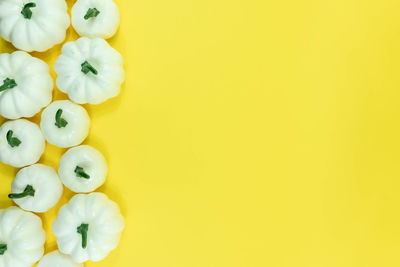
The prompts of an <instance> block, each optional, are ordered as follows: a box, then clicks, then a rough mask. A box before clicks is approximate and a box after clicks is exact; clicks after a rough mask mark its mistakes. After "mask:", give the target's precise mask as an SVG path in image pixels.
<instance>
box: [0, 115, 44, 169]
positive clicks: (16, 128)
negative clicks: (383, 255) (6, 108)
mask: <svg viewBox="0 0 400 267" xmlns="http://www.w3.org/2000/svg"><path fill="white" fill-rule="evenodd" d="M44 149H45V141H44V137H43V134H42V132H41V131H40V128H39V126H37V125H36V124H34V123H33V122H30V121H28V120H25V119H19V120H15V121H7V122H5V123H3V125H1V127H0V161H1V162H3V163H5V164H8V165H11V166H14V167H18V168H20V167H24V166H28V165H31V164H34V163H36V162H37V161H38V160H39V159H40V157H41V156H42V154H43V152H44Z"/></svg>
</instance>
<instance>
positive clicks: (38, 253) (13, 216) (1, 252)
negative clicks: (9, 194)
mask: <svg viewBox="0 0 400 267" xmlns="http://www.w3.org/2000/svg"><path fill="white" fill-rule="evenodd" d="M0 229H1V230H0V267H30V266H32V265H33V264H34V263H35V262H37V261H38V260H40V258H41V257H42V256H43V252H44V242H45V239H46V233H45V232H44V230H43V228H42V221H41V220H40V218H39V217H38V216H36V215H34V214H33V213H30V212H27V211H23V210H22V209H20V208H17V207H9V208H7V209H3V210H0Z"/></svg>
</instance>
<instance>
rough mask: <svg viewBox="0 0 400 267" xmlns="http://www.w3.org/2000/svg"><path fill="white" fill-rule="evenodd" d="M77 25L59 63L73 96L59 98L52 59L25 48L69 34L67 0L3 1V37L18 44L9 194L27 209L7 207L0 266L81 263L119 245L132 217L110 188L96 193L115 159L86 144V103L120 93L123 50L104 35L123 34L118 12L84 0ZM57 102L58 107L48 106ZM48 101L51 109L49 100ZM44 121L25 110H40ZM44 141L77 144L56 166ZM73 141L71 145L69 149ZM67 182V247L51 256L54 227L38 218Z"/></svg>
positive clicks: (63, 212) (2, 84) (1, 152)
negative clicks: (49, 229) (47, 228)
mask: <svg viewBox="0 0 400 267" xmlns="http://www.w3.org/2000/svg"><path fill="white" fill-rule="evenodd" d="M71 15H72V25H73V27H74V29H75V30H76V31H77V33H78V34H79V35H81V36H83V37H81V38H79V39H78V40H76V41H73V42H68V43H66V44H65V45H64V46H63V48H62V53H61V55H60V56H59V57H58V59H57V61H56V63H55V65H54V69H55V71H56V73H57V86H58V88H59V89H60V90H61V91H62V92H64V93H66V94H68V96H69V98H70V99H71V100H72V102H71V101H69V100H62V101H55V102H53V103H51V104H50V102H51V101H52V92H53V86H54V84H53V80H52V77H51V76H50V71H49V67H48V66H47V64H46V63H45V62H43V61H42V60H40V59H38V58H35V57H32V56H31V55H29V54H28V53H27V52H31V51H39V52H42V51H46V50H48V49H50V48H51V47H53V46H54V45H56V44H59V43H61V42H63V41H64V40H65V36H66V30H67V28H68V27H69V25H70V18H69V15H68V12H67V4H66V2H65V0H2V1H0V35H1V36H2V37H3V39H5V40H7V41H9V42H11V43H12V44H13V45H14V46H15V47H16V48H18V49H21V50H24V51H25V52H24V51H16V52H14V53H12V54H7V53H3V54H0V115H1V116H3V117H5V118H7V119H10V121H7V122H5V123H4V124H3V125H2V126H1V127H0V161H2V162H3V163H5V164H8V165H11V166H14V167H18V168H21V167H23V168H22V169H21V170H19V172H18V173H17V175H16V177H15V179H14V180H13V182H12V186H11V194H9V198H11V199H13V201H14V202H15V203H16V204H17V205H18V206H19V207H20V208H18V207H9V208H7V209H3V210H0V267H29V266H32V265H33V264H34V263H35V262H37V261H39V260H40V262H39V264H38V266H39V267H50V266H52V267H54V266H59V267H68V266H70V267H77V266H82V263H83V262H85V261H87V260H92V261H99V260H102V259H104V258H105V257H106V256H107V255H108V254H109V252H110V251H111V250H113V249H114V248H116V246H117V244H118V242H119V239H120V236H121V232H122V230H123V228H124V219H123V217H122V215H121V213H120V209H119V207H118V205H117V204H116V203H115V202H113V201H111V200H110V199H109V198H108V197H107V196H106V195H105V194H102V193H90V192H92V191H94V190H96V189H97V188H98V187H100V186H101V185H102V184H103V183H104V182H105V179H106V176H107V172H108V167H107V162H106V160H105V158H104V157H103V155H102V154H101V153H100V152H99V151H97V150H96V149H94V148H92V147H90V146H86V145H80V144H81V143H82V142H83V141H84V140H85V139H86V137H87V135H88V133H89V127H90V118H89V115H88V113H87V112H86V110H85V109H84V108H83V107H82V106H80V105H78V104H86V103H90V104H99V103H102V102H104V101H106V100H107V99H109V98H112V97H115V96H117V95H118V94H119V92H120V87H121V84H122V82H123V81H124V79H125V73H124V70H123V61H122V56H121V55H120V54H119V53H118V52H117V51H116V50H114V49H113V48H112V47H111V46H110V45H109V44H108V43H107V41H105V40H104V39H106V38H109V37H111V36H113V35H114V34H115V32H116V31H117V28H118V26H119V11H118V7H117V5H116V4H115V3H114V2H113V0H77V2H76V3H75V4H74V6H73V8H72V11H71ZM49 104H50V105H49ZM45 107H46V108H45ZM43 108H45V109H44V111H43V112H42V115H41V123H40V127H39V126H38V125H36V124H35V123H33V122H30V121H28V120H26V119H23V118H30V117H32V116H34V115H35V114H37V113H38V112H40V111H41V110H42V109H43ZM45 140H47V141H48V142H49V143H51V144H53V145H56V146H58V147H62V148H70V149H69V150H68V151H67V152H66V153H65V154H64V155H63V156H62V158H61V160H60V164H59V169H58V173H57V172H56V171H55V170H54V169H53V168H51V167H48V166H45V165H42V164H37V162H38V161H39V159H40V157H41V156H42V154H43V152H44V149H45ZM71 147H72V148H71ZM62 184H64V185H65V186H66V187H68V188H69V189H70V190H72V191H73V192H76V193H90V194H77V195H75V196H74V197H72V199H71V200H70V201H69V202H68V203H67V204H66V205H64V206H63V207H61V209H60V211H59V213H58V215H57V218H56V220H55V221H54V223H53V233H54V234H55V236H56V238H57V244H58V248H59V251H54V252H52V253H49V254H47V255H45V256H44V257H43V253H44V242H45V238H46V234H45V232H44V230H43V228H42V222H41V220H40V218H39V217H38V216H37V215H35V214H33V213H31V212H38V213H40V212H46V211H48V210H49V209H50V208H52V207H54V206H55V205H56V204H57V202H58V201H59V200H60V198H61V195H62V192H63V186H62Z"/></svg>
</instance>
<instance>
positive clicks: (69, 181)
mask: <svg viewBox="0 0 400 267" xmlns="http://www.w3.org/2000/svg"><path fill="white" fill-rule="evenodd" d="M107 173H108V167H107V161H106V159H105V158H104V156H103V155H102V154H101V153H100V152H99V151H97V150H96V149H94V148H93V147H91V146H87V145H83V146H77V147H73V148H70V149H69V150H68V151H67V152H65V154H64V155H63V156H62V157H61V160H60V165H59V167H58V174H59V175H60V178H61V181H62V182H63V184H64V185H65V186H66V187H68V188H69V189H70V190H71V191H73V192H76V193H89V192H92V191H94V190H96V189H97V188H99V187H100V186H101V185H102V184H104V182H105V180H106V177H107Z"/></svg>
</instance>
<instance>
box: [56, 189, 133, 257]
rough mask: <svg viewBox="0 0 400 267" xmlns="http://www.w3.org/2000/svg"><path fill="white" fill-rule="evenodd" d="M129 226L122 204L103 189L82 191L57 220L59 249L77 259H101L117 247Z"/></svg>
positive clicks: (64, 208)
mask: <svg viewBox="0 0 400 267" xmlns="http://www.w3.org/2000/svg"><path fill="white" fill-rule="evenodd" d="M124 226H125V223H124V218H123V217H122V215H121V212H120V210H119V207H118V205H117V204H116V203H115V202H113V201H111V200H110V199H109V198H108V197H107V196H106V195H105V194H103V193H91V194H88V195H84V194H78V195H75V196H74V197H72V199H71V200H70V201H69V202H68V203H67V204H66V205H64V206H63V207H62V208H61V209H60V211H59V213H58V215H57V218H56V220H55V221H54V223H53V233H54V235H55V236H56V238H57V244H58V248H59V250H60V251H61V252H62V253H64V254H68V255H71V257H72V259H73V260H74V261H76V262H79V263H82V262H85V261H87V260H91V261H100V260H102V259H104V258H105V257H107V255H108V254H109V252H110V251H112V250H113V249H115V248H116V247H117V245H118V242H119V239H120V237H121V232H122V230H123V228H124Z"/></svg>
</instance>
